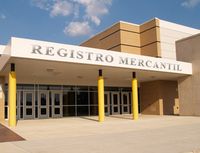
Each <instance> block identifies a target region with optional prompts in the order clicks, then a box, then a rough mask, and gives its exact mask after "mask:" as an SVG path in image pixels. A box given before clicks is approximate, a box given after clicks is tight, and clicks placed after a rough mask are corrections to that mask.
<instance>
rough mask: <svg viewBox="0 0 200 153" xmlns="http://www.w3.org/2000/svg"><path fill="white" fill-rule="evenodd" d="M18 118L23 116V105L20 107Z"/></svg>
mask: <svg viewBox="0 0 200 153" xmlns="http://www.w3.org/2000/svg"><path fill="white" fill-rule="evenodd" d="M20 118H23V107H20Z"/></svg>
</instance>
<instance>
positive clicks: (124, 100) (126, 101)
mask: <svg viewBox="0 0 200 153" xmlns="http://www.w3.org/2000/svg"><path fill="white" fill-rule="evenodd" d="M123 103H124V105H126V104H128V100H127V95H126V94H123Z"/></svg>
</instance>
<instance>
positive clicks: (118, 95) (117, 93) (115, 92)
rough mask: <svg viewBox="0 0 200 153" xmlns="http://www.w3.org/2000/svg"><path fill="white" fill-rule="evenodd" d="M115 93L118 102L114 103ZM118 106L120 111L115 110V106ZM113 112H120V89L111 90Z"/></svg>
mask: <svg viewBox="0 0 200 153" xmlns="http://www.w3.org/2000/svg"><path fill="white" fill-rule="evenodd" d="M114 95H117V99H118V100H117V104H114V98H113V97H114ZM115 107H117V109H118V112H115V111H114V108H115ZM111 112H112V115H116V114H120V92H118V91H112V92H111Z"/></svg>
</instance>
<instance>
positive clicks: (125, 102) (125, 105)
mask: <svg viewBox="0 0 200 153" xmlns="http://www.w3.org/2000/svg"><path fill="white" fill-rule="evenodd" d="M121 100H122V114H129V113H130V98H129V93H128V92H122V93H121Z"/></svg>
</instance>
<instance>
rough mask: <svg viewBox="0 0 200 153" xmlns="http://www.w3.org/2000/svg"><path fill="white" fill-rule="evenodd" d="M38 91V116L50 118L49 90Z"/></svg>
mask: <svg viewBox="0 0 200 153" xmlns="http://www.w3.org/2000/svg"><path fill="white" fill-rule="evenodd" d="M38 93H39V95H38V118H49V91H46V90H45V91H39V92H38Z"/></svg>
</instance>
